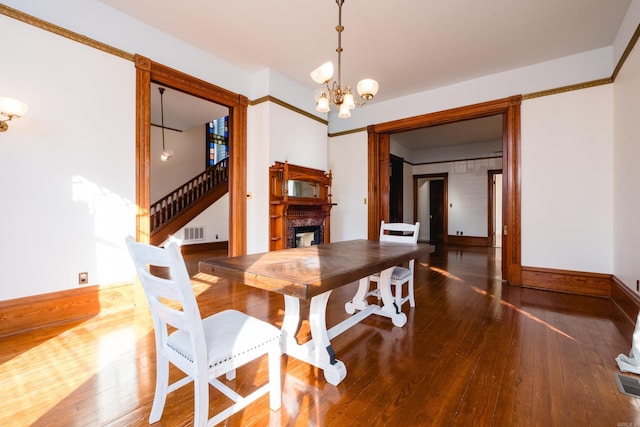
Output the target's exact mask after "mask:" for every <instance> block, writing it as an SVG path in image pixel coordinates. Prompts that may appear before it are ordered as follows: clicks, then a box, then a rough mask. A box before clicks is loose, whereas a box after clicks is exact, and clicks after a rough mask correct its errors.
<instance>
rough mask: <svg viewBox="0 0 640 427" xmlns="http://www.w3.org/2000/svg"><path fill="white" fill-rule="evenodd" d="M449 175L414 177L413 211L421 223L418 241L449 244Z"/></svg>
mask: <svg viewBox="0 0 640 427" xmlns="http://www.w3.org/2000/svg"><path fill="white" fill-rule="evenodd" d="M448 182H449V174H447V173H442V174H423V175H414V176H413V200H414V203H413V209H414V217H415V218H416V221H419V222H420V235H419V236H418V240H420V241H422V242H429V243H431V244H441V243H447V242H448V240H449V239H448V231H447V230H448V223H449V218H448V209H447V194H448V190H447V188H448V185H449V184H448Z"/></svg>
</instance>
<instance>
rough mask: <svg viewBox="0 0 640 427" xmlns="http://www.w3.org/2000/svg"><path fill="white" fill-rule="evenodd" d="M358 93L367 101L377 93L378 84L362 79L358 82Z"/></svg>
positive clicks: (371, 80)
mask: <svg viewBox="0 0 640 427" xmlns="http://www.w3.org/2000/svg"><path fill="white" fill-rule="evenodd" d="M358 93H359V94H360V96H361V97H362V98H363V99H366V100H367V101H368V100H370V99H371V98H373V97H374V96H376V94H377V93H378V82H377V81H375V80H373V79H362V80H360V81H359V82H358Z"/></svg>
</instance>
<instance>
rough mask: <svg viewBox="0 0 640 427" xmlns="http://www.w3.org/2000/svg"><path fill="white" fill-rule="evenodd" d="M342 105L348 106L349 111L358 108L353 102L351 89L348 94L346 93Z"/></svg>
mask: <svg viewBox="0 0 640 427" xmlns="http://www.w3.org/2000/svg"><path fill="white" fill-rule="evenodd" d="M342 105H344V106H346V107H347V108H348V109H349V110H352V109H354V108H356V103H355V102H354V100H353V92H351V90H350V89H347V92H345V94H344V99H343V100H342Z"/></svg>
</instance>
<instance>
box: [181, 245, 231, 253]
mask: <svg viewBox="0 0 640 427" xmlns="http://www.w3.org/2000/svg"><path fill="white" fill-rule="evenodd" d="M228 250H229V242H207V243H194V244H192V245H182V246H180V251H181V252H182V255H191V254H195V253H198V252H211V251H228Z"/></svg>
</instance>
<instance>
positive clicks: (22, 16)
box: [0, 4, 134, 62]
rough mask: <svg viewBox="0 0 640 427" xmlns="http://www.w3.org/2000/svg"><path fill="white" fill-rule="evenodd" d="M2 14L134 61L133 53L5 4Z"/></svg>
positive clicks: (1, 7) (1, 8)
mask: <svg viewBox="0 0 640 427" xmlns="http://www.w3.org/2000/svg"><path fill="white" fill-rule="evenodd" d="M0 14H1V15H5V16H8V17H9V18H13V19H16V20H18V21H21V22H24V23H25V24H29V25H32V26H34V27H36V28H40V29H41V30H45V31H48V32H50V33H53V34H56V35H59V36H62V37H64V38H67V39H69V40H73V41H74V42H77V43H80V44H83V45H85V46H89V47H92V48H94V49H98V50H101V51H103V52H106V53H109V54H111V55H114V56H118V57H120V58H123V59H126V60H128V61H131V62H133V61H134V55H133V54H132V53H129V52H125V51H124V50H121V49H118V48H115V47H113V46H110V45H108V44H106V43H102V42H99V41H97V40H94V39H92V38H89V37H87V36H83V35H82V34H78V33H76V32H74V31H71V30H67V29H66V28H62V27H60V26H58V25H55V24H52V23H51V22H47V21H44V20H42V19H40V18H36V17H35V16H32V15H29V14H26V13H24V12H21V11H19V10H16V9H12V8H10V7H9V6H5V5H4V4H0Z"/></svg>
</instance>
